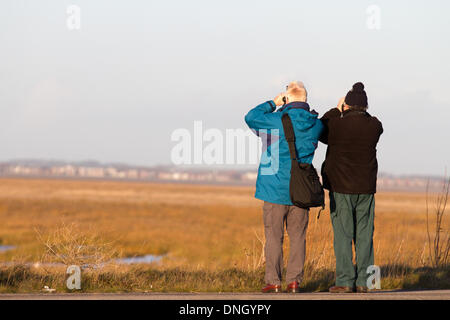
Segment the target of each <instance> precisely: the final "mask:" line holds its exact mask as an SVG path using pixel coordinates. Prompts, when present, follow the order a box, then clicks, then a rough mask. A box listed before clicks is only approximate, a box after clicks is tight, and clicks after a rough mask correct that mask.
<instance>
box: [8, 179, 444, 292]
mask: <svg viewBox="0 0 450 320" xmlns="http://www.w3.org/2000/svg"><path fill="white" fill-rule="evenodd" d="M253 193H254V188H250V187H229V186H200V185H183V184H151V183H136V182H133V183H132V182H105V181H75V180H33V179H0V221H1V223H0V245H1V244H3V245H16V246H17V248H16V249H15V250H13V251H9V252H5V253H0V261H3V262H5V261H6V262H7V261H20V262H21V263H22V262H33V263H34V262H48V261H46V260H49V259H48V258H49V255H48V253H49V252H48V249H49V245H48V241H47V246H46V245H45V244H46V241H45V240H43V239H47V240H49V239H53V240H52V241H53V242H52V243H51V244H52V245H53V246H54V248H57V249H58V244H57V241H55V234H58V232H60V231H58V230H61V226H68V225H76V228H75V229H74V230H76V231H73V232H75V233H77V234H79V233H82V234H84V235H86V237H87V238H89V235H91V236H92V237H94V238H95V237H97V236H101V238H102V239H103V241H104V242H103V243H107V244H108V245H109V246H112V248H113V250H114V251H115V252H119V253H120V255H122V256H136V255H146V254H154V255H164V258H163V260H162V264H161V265H158V266H151V267H150V269H151V270H153V271H154V272H156V271H158V272H164V270H166V271H167V272H169V271H168V270H172V271H173V270H184V271H183V272H194V273H195V272H204V274H205V275H206V276H205V277H206V278H205V279H206V280H205V279H203V278H202V279H203V280H199V281H200V282H202V281H203V282H204V283H210V281H209V280H207V279H209V278H208V277H211V274H210V273H213V274H214V272H220V271H221V270H222V271H223V272H226V270H237V271H236V272H238V273H239V272H247V273H250V274H251V275H252V276H251V277H252V279H253V280H251V281H250V282H251V283H252V285H250V287H248V285H246V286H241V287H239V286H237V287H233V286H232V287H231V289H230V287H227V286H223V285H222V284H217V285H216V286H212V287H204V286H203V287H202V286H200V289H201V288H204V289H205V290H207V291H208V290H215V289H216V290H222V289H229V290H244V288H245V289H248V288H254V287H256V286H258V285H259V284H260V283H258V282H257V281H256V280H255V279H259V277H260V276H261V275H262V265H263V259H262V257H261V253H262V243H263V241H264V240H263V227H262V209H261V207H262V203H261V201H259V200H256V199H254V198H253ZM425 200H426V195H425V194H424V193H423V194H421V193H379V194H377V196H376V221H375V237H374V247H375V262H376V264H377V265H380V266H382V267H383V275H384V276H387V278H389V279H390V280H389V281H388V280H385V281H384V286H385V287H386V286H387V287H392V288H395V287H405V286H407V285H405V281H406V280H405V279H406V276H407V275H408V274H412V275H414V272H413V271H411V270H418V269H420V268H423V267H426V266H428V265H429V260H428V258H429V257H428V247H427V233H426V201H425ZM430 203H432V200H431V202H430ZM315 214H316V211H315V210H312V212H311V218H310V226H309V230H308V239H307V246H308V248H307V264H306V266H305V288H307V289H310V290H322V289H325V287H326V286H327V285H328V284H330V283H332V282H333V276H334V275H333V273H332V272H333V270H334V253H333V244H332V236H333V234H332V229H331V223H330V219H329V214H328V211H325V213H322V216H321V218H320V219H319V220H316V219H315ZM448 222H449V221H448V219H447V220H446V221H444V226H446V228H448V225H449V224H448ZM447 230H448V229H447ZM69 233H70V232H69ZM52 236H53V238H52ZM60 236H61V235H60ZM61 237H62V236H61ZM72 238H73V239H78V238H77V236H76V235H73V234H72V235H70V234H69V235H66V238H64V239H66V240H67V239H72ZM285 243H286V245H285V246H286V250H287V251H286V254H285V258H287V254H288V249H289V248H288V246H289V242H288V238H287V241H286V242H285ZM60 247H62V246H60ZM68 247H69V249H70V250H72V251H70V252H73V250H74V248H72V247H70V246H68ZM64 248H66V247H64ZM69 249H67V248H66V249H65V250H69ZM105 255H106V256H108V253H105ZM111 256H112V255H111ZM50 260H51V259H50ZM127 268H128V269H127ZM136 268H137V267H123V266H122V267H120V268H119V269H120V270H121V271H120V272H122V273H123V272H125V273H126V272H127V271H126V270H129V269H136ZM146 268H147V269H149V267H146ZM119 269H117V268H116V273H117V274H120V272H119V271H117V270H119ZM144 269H145V267H144ZM172 271H171V272H172ZM5 272H6V271H5ZM8 272H13V273H14V272H16V271H14V270H12V271H11V270H9V271H8ZM30 272H31V271H30ZM33 272H34V271H33ZM36 272H37V271H36ZM145 272H150V271H148V270H147V271H145V270H144V271H142V273H141V274H145ZM444 273H445V275H446V277H447V276H448V277H449V278H450V276H449V275H448V268H444ZM208 275H209V276H208ZM147 276H148V275H147ZM216 276H217V277H219V278H221V277H222V276H223V275H216ZM117 277H118V278H115V279H116V280H117V279H119V278H120V277H119V276H117ZM186 277H187V278H189V277H192V274H186ZM38 278H39V277H38ZM44 278H45V277H44ZM113 278H114V277H113ZM422 278H423V277H422ZM39 279H41V278H39ZM45 279H47V278H45ZM189 279H190V278H189ZM47 280H48V279H47ZM416 280H417V279H416ZM117 281H118V280H117ZM121 281H131V282H132V283H134V282H133V281H134V280H130V279H128V280H124V279H122V280H121ZM140 281H141V280H140ZM236 281H237V280H236ZM239 281H241V280H239ZM239 281H238V282H239ZM255 281H256V282H255ZM261 281H262V279H261ZM408 281H412V282H414V280H411V279H410V280H408ZM0 282H1V276H0ZM200 282H199V283H200ZM203 282H202V283H203ZM213 282H214V281H213ZM406 282H407V281H406ZM412 282H411V285H414V284H413V283H412ZM137 283H138V284H136V283H135V284H134V285H131V289H130V287H129V286H125V285H124V286H125V287H126V288H127V290H133V288H137V287H139V288H140V287H145V285H144V284H143V283H142V281H141V282H139V281H138V282H137ZM139 283H140V284H139ZM0 285H1V283H0ZM209 285H211V284H209ZM447 285H448V284H447ZM3 286H5V284H3ZM191 286H195V285H193V284H192V285H191ZM25 287H26V286H25ZM112 287H114V288H117V287H120V285H118V284H117V283H116V284H115V285H114V286H112ZM112 287H111V288H112ZM168 287H169V288H173V290H188V288H187V287H186V286H184V287H181V288H179V287H170V286H168ZM16 288H17V286H16ZM26 288H28V289H31V287H26ZM33 288H34V287H33ZM166 288H167V287H166ZM214 288H215V289H214ZM236 288H237V289H236ZM104 289H105V288H104ZM105 290H106V289H105ZM111 290H112V289H111ZM192 290H193V289H192Z"/></svg>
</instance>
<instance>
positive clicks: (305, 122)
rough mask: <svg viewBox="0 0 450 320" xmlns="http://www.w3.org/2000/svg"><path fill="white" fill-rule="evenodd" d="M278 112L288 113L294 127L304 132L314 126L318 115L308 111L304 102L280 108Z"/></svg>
mask: <svg viewBox="0 0 450 320" xmlns="http://www.w3.org/2000/svg"><path fill="white" fill-rule="evenodd" d="M279 112H282V113H283V114H284V113H286V112H287V113H288V114H289V117H290V118H291V121H292V122H293V124H294V127H295V128H297V129H299V130H301V131H304V130H308V129H310V128H312V127H313V126H315V124H316V122H317V118H318V116H319V114H318V113H317V112H316V111H315V110H310V107H309V105H308V104H307V103H306V102H292V103H288V104H287V105H285V106H284V107H282V108H281V109H280V110H279Z"/></svg>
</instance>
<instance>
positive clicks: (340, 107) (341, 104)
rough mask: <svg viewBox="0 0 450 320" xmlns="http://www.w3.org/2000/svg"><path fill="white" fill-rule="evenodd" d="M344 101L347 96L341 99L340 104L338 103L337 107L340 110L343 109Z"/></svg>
mask: <svg viewBox="0 0 450 320" xmlns="http://www.w3.org/2000/svg"><path fill="white" fill-rule="evenodd" d="M344 103H345V97H342V98H341V99H340V100H339V102H338V105H337V107H336V108H338V109H339V111H340V112H342V111H343V108H344Z"/></svg>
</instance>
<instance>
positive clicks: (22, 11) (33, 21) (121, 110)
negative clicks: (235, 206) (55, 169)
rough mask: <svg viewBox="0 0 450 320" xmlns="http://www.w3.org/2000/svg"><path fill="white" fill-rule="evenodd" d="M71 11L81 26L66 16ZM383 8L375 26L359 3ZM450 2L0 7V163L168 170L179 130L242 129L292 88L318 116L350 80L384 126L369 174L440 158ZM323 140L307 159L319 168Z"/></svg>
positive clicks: (449, 77)
mask: <svg viewBox="0 0 450 320" xmlns="http://www.w3.org/2000/svg"><path fill="white" fill-rule="evenodd" d="M69 4H76V5H78V6H80V8H81V10H82V11H81V30H79V31H69V30H68V29H67V27H66V19H67V14H66V8H67V6H68V5H69ZM372 4H375V5H378V6H379V7H380V8H381V30H379V31H374V30H369V29H368V28H367V27H366V20H367V14H366V8H367V7H368V6H369V5H372ZM449 14H450V3H449V2H448V1H444V0H441V1H439V0H435V1H406V0H405V1H387V0H384V1H364V0H353V1H332V0H330V1H298V0H297V1H243V0H241V1H235V0H230V1H211V0H209V1H207V0H204V1H199V0H191V1H180V0H179V1H144V0H142V1H136V0H135V1H112V0H104V1H100V0H89V1H88V0H71V1H62V0H52V1H50V0H40V1H35V0H34V1H33V0H29V1H23V0H2V1H1V3H0V42H1V47H0V110H1V112H0V147H1V149H0V150H1V151H0V161H4V160H9V159H15V158H39V159H64V160H73V161H74V160H83V159H96V160H99V161H105V162H128V163H131V164H140V165H153V164H163V163H169V162H170V150H171V148H172V147H173V145H174V143H173V142H171V141H170V134H171V133H172V132H173V130H174V129H177V128H187V129H192V128H193V122H194V120H203V123H204V127H205V128H219V129H223V130H225V129H227V128H246V127H245V123H244V121H243V118H244V115H245V113H246V112H247V111H248V110H249V109H250V108H252V107H254V106H255V105H257V104H259V103H261V102H264V101H266V100H268V99H271V98H273V97H274V96H275V95H276V94H277V93H278V92H280V91H281V90H282V89H283V88H284V87H285V85H286V83H287V82H289V81H290V80H302V81H303V82H304V83H305V85H306V86H307V89H308V91H309V102H310V105H311V106H312V107H313V108H314V109H316V110H317V111H318V112H320V113H321V114H323V113H324V112H325V111H327V110H328V109H329V108H330V107H333V106H335V105H336V103H337V101H338V99H339V98H340V97H341V96H343V95H345V94H346V92H347V91H348V90H349V89H350V88H351V85H352V84H353V83H354V82H356V81H362V82H364V84H365V85H366V90H367V93H368V96H369V104H370V112H371V113H372V114H374V115H376V116H378V117H379V119H380V120H381V121H382V122H383V125H384V129H385V133H384V134H383V136H382V139H381V142H380V145H379V148H378V150H379V163H380V170H381V171H383V172H391V173H397V174H415V173H417V174H442V173H443V172H444V169H445V167H446V166H448V165H449V164H450V161H449V160H450V150H449V148H448V145H449V142H448V141H449V140H450V133H449V130H448V129H447V126H448V123H449V116H450V96H449V90H448V85H449V83H450V62H449V57H450V41H449V40H448V39H450V20H449V19H448V15H449ZM324 150H325V147H324V146H323V145H321V146H320V147H319V151H318V153H317V155H316V160H315V163H316V165H319V164H320V163H321V162H322V160H323V154H324Z"/></svg>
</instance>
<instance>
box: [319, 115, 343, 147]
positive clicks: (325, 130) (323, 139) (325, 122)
mask: <svg viewBox="0 0 450 320" xmlns="http://www.w3.org/2000/svg"><path fill="white" fill-rule="evenodd" d="M340 115H341V112H340V111H339V109H338V108H333V109H331V110H330V111H328V112H327V113H325V114H324V115H323V117H322V118H320V120H321V121H322V124H323V130H322V134H321V135H320V138H319V141H320V142H322V143H324V144H328V122H329V121H330V119H332V118H337V117H339V116H340Z"/></svg>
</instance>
